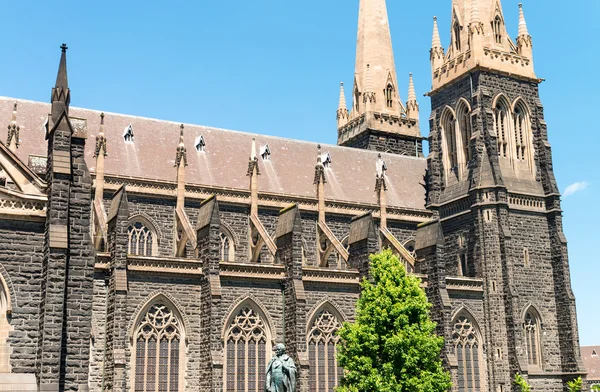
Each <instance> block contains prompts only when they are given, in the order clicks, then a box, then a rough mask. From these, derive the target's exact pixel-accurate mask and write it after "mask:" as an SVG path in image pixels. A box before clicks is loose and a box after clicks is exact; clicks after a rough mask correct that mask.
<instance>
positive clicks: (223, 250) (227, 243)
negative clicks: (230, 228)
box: [219, 232, 235, 261]
mask: <svg viewBox="0 0 600 392" xmlns="http://www.w3.org/2000/svg"><path fill="white" fill-rule="evenodd" d="M219 239H220V240H221V245H220V248H219V257H220V259H221V261H235V245H234V242H233V240H232V239H231V237H230V236H229V235H227V234H226V233H224V232H221V233H220V234H219Z"/></svg>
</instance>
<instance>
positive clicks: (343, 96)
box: [338, 82, 348, 113]
mask: <svg viewBox="0 0 600 392" xmlns="http://www.w3.org/2000/svg"><path fill="white" fill-rule="evenodd" d="M341 110H346V111H347V110H348V109H347V107H346V94H345V93H344V82H340V101H339V104H338V113H339V112H340V111H341Z"/></svg>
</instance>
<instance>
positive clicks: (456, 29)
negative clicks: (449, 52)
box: [452, 18, 461, 52]
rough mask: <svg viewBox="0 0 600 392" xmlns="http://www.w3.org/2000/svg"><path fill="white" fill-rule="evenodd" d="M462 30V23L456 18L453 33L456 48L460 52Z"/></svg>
mask: <svg viewBox="0 0 600 392" xmlns="http://www.w3.org/2000/svg"><path fill="white" fill-rule="evenodd" d="M460 30H461V26H460V23H458V20H457V19H456V18H455V19H454V24H453V25H452V33H453V38H454V48H455V49H456V51H457V52H460Z"/></svg>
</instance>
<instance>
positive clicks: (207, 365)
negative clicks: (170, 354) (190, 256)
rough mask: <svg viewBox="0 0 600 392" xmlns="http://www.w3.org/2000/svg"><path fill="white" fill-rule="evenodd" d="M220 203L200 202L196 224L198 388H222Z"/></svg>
mask: <svg viewBox="0 0 600 392" xmlns="http://www.w3.org/2000/svg"><path fill="white" fill-rule="evenodd" d="M220 230H221V219H220V217H219V203H218V202H217V198H216V197H215V196H211V197H209V198H208V199H206V200H205V201H204V202H203V203H202V204H201V205H200V212H199V214H198V223H197V224H196V233H197V234H196V235H197V248H196V250H197V255H198V258H199V259H200V260H201V261H202V272H203V273H204V276H203V278H202V280H201V283H200V285H201V294H200V295H201V297H200V339H201V344H200V362H201V363H200V369H201V370H200V388H201V390H202V391H210V392H221V391H222V390H223V377H224V375H223V342H222V341H221V327H222V318H221V317H219V315H220V312H219V311H220V309H221V280H220V278H219V271H220V270H219V249H220V246H221V240H220V238H219V233H220Z"/></svg>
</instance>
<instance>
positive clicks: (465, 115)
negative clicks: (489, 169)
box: [456, 102, 473, 165]
mask: <svg viewBox="0 0 600 392" xmlns="http://www.w3.org/2000/svg"><path fill="white" fill-rule="evenodd" d="M456 111H457V116H458V128H459V129H460V140H461V143H462V154H463V160H464V164H465V165H466V164H467V162H469V161H470V160H471V158H472V157H471V149H470V148H469V143H470V141H471V135H472V133H473V131H472V128H471V114H470V111H469V107H468V106H467V105H466V104H465V103H464V102H461V104H460V105H459V106H458V109H457V110H456Z"/></svg>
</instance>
